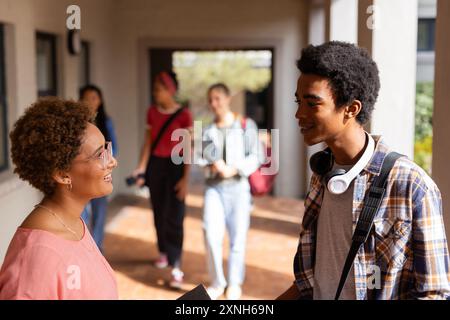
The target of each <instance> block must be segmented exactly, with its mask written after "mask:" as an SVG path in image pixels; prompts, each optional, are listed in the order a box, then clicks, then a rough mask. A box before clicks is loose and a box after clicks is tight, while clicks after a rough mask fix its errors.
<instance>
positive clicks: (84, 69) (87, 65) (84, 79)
mask: <svg viewBox="0 0 450 320" xmlns="http://www.w3.org/2000/svg"><path fill="white" fill-rule="evenodd" d="M79 68H80V69H79V75H80V77H79V83H78V85H79V87H80V88H81V87H83V86H85V85H87V84H89V83H90V81H91V74H90V73H91V59H90V44H89V42H87V41H83V42H81V52H80V65H79Z"/></svg>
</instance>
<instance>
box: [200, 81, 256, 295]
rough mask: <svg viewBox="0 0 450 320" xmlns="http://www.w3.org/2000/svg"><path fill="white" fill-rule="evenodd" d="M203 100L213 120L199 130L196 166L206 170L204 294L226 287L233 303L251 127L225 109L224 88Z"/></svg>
mask: <svg viewBox="0 0 450 320" xmlns="http://www.w3.org/2000/svg"><path fill="white" fill-rule="evenodd" d="M208 101H209V105H210V107H211V110H212V112H213V113H214V116H215V119H214V122H213V123H212V124H211V125H210V126H208V127H207V128H206V129H205V130H204V132H203V143H204V144H205V148H204V150H203V158H202V160H201V165H202V166H207V170H206V171H207V178H206V190H205V203H204V211H203V228H204V234H205V242H206V251H207V259H208V271H209V276H210V278H211V285H210V286H209V287H208V293H209V295H210V296H211V298H212V299H217V298H219V297H220V296H221V295H222V294H223V293H224V292H225V288H226V287H227V291H226V297H227V298H228V299H230V300H236V299H239V298H240V297H241V294H242V290H241V285H242V283H243V282H244V278H245V247H246V241H247V231H248V228H249V224H250V210H251V194H250V185H249V181H248V176H249V175H250V174H252V173H253V172H255V170H256V169H257V168H258V166H259V161H258V143H259V142H258V136H257V126H256V124H255V122H254V121H253V120H251V119H243V118H242V117H241V116H240V115H237V114H235V113H233V112H232V111H231V110H230V102H231V96H230V90H229V89H228V87H227V86H226V85H224V84H222V83H219V84H215V85H213V86H211V87H210V88H209V90H208ZM244 121H245V135H243V131H242V130H243V129H244V128H243V127H244ZM247 133H250V134H249V135H247ZM251 133H253V134H251ZM225 230H228V233H229V238H230V256H229V258H228V259H229V260H228V277H227V279H225V276H224V272H223V266H222V259H223V257H222V244H223V238H224V234H225Z"/></svg>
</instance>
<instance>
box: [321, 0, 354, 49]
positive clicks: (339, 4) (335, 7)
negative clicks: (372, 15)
mask: <svg viewBox="0 0 450 320" xmlns="http://www.w3.org/2000/svg"><path fill="white" fill-rule="evenodd" d="M325 18H326V19H325V38H326V40H329V41H331V40H339V41H346V42H351V43H356V40H357V37H358V0H326V1H325Z"/></svg>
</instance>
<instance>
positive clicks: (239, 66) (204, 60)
mask: <svg viewBox="0 0 450 320" xmlns="http://www.w3.org/2000/svg"><path fill="white" fill-rule="evenodd" d="M270 55H271V53H270V51H209V52H208V51H202V52H191V51H181V52H175V53H174V55H173V62H174V71H175V73H176V74H177V77H178V80H179V83H180V88H179V93H178V98H179V100H180V101H189V102H190V105H191V106H192V107H193V111H194V113H195V115H196V118H197V119H199V118H202V117H205V116H206V115H204V114H202V113H203V110H206V109H207V108H206V105H207V101H206V91H207V90H208V87H209V86H210V85H212V84H214V83H216V82H223V83H225V84H226V85H227V86H228V87H229V88H230V90H231V92H232V93H236V92H239V91H241V90H250V91H259V90H262V89H263V88H265V87H266V86H267V85H268V84H269V82H270V80H271V74H272V73H271V68H270V66H267V65H265V63H264V62H265V61H267V57H268V56H269V59H270ZM261 62H263V63H262V64H261ZM258 63H259V64H258ZM197 111H200V113H199V112H197Z"/></svg>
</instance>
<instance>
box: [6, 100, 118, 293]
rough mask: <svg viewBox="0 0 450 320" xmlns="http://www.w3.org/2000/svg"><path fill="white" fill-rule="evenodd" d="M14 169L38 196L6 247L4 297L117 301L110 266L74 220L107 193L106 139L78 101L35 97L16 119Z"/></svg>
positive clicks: (111, 164)
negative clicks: (91, 202)
mask: <svg viewBox="0 0 450 320" xmlns="http://www.w3.org/2000/svg"><path fill="white" fill-rule="evenodd" d="M10 137H11V157H12V161H13V163H14V165H15V170H14V172H15V173H16V174H18V175H19V177H20V178H21V179H22V180H25V181H27V182H29V183H30V184H31V185H32V186H33V187H34V188H36V189H38V190H39V191H41V192H42V193H43V194H44V198H43V199H42V201H41V202H40V203H39V204H37V205H36V206H35V208H34V210H33V211H32V212H31V213H30V214H29V215H28V216H27V217H26V219H25V220H24V221H23V222H22V224H21V226H20V227H19V228H17V231H16V233H15V234H14V236H13V239H12V240H11V243H10V244H9V247H8V251H7V253H6V257H5V260H4V262H3V266H2V268H1V270H0V300H3V299H33V300H54V299H56V300H59V299H77V300H86V299H117V298H118V293H117V285H116V280H115V276H114V271H113V270H112V269H111V267H110V266H109V264H108V262H107V261H106V260H105V258H104V257H103V255H102V254H101V253H100V251H99V250H98V248H97V246H96V244H95V242H94V240H93V239H92V237H91V235H90V233H89V231H88V230H87V228H86V225H85V224H84V222H83V220H82V219H81V217H80V216H81V212H82V211H83V208H84V207H85V206H86V204H87V203H88V202H89V201H91V200H92V199H94V198H98V197H105V196H106V195H108V194H110V193H111V192H112V190H113V184H112V178H111V173H112V171H113V170H114V168H115V167H116V166H117V161H116V160H115V159H114V157H113V155H112V150H111V143H110V142H107V141H105V138H104V137H103V135H102V133H101V132H100V130H99V129H98V128H97V127H96V126H95V125H93V124H92V114H91V112H90V110H89V109H88V108H86V107H85V106H84V105H82V104H80V103H77V102H74V101H65V100H60V99H56V98H47V99H42V100H39V101H38V102H36V103H35V104H33V105H32V106H31V107H30V108H28V109H27V110H26V111H25V114H24V115H22V116H21V117H20V118H19V120H18V121H17V122H16V123H15V125H14V129H13V131H12V132H11V134H10Z"/></svg>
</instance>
